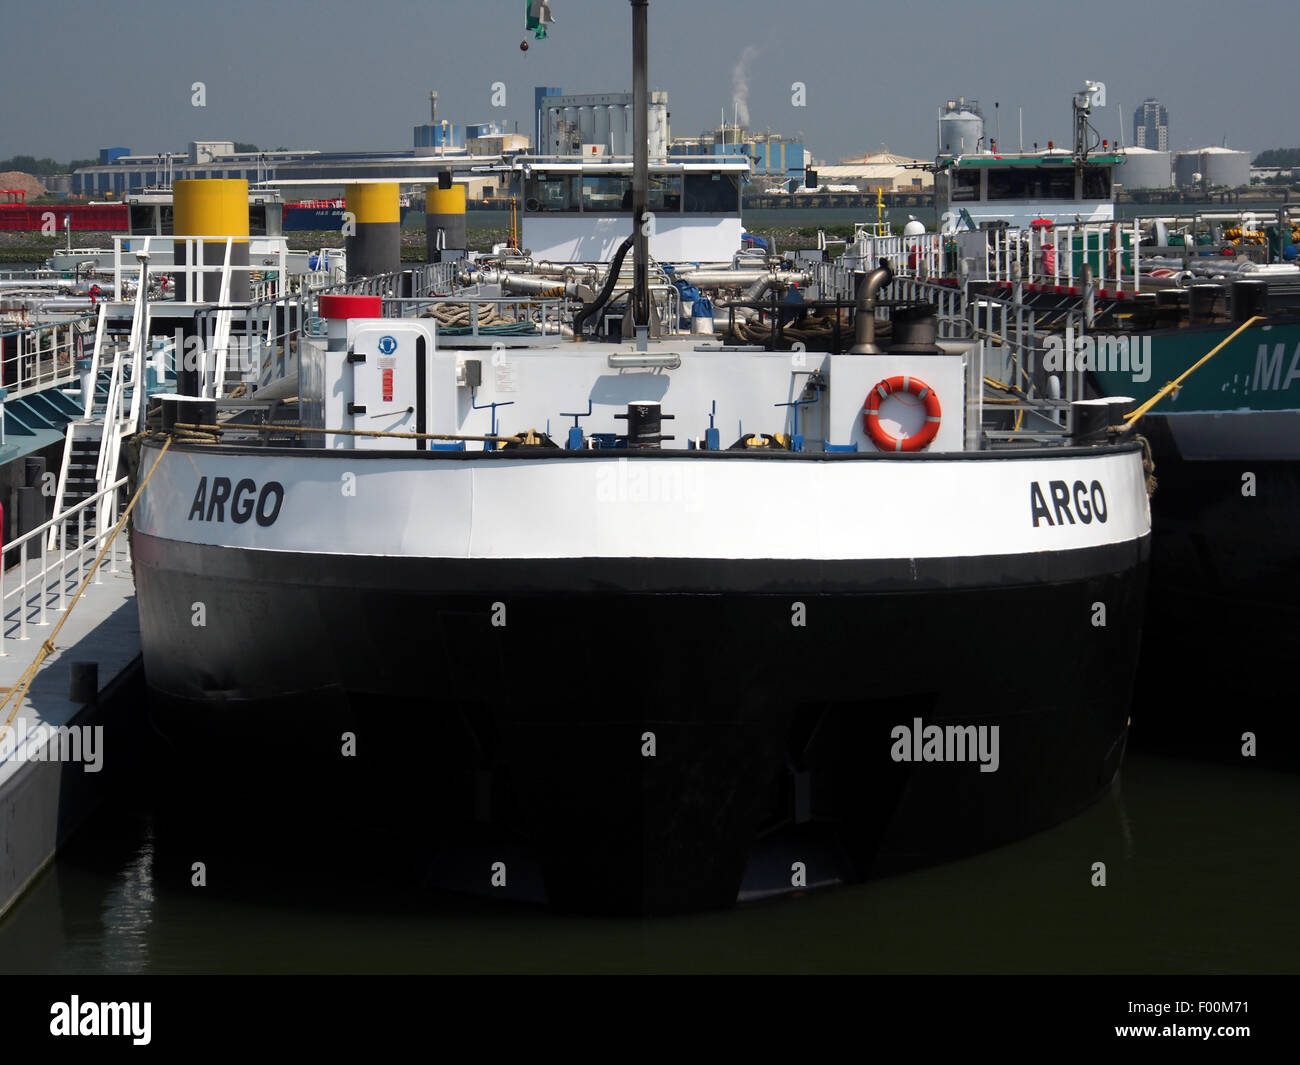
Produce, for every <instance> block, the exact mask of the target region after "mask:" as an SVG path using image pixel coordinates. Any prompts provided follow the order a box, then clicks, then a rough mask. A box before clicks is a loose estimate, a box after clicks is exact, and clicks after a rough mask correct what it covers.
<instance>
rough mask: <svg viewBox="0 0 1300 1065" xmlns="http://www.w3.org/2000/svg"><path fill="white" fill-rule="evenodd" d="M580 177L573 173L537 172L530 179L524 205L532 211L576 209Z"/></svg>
mask: <svg viewBox="0 0 1300 1065" xmlns="http://www.w3.org/2000/svg"><path fill="white" fill-rule="evenodd" d="M579 202H580V200H579V194H578V178H577V177H576V176H575V175H571V174H537V175H535V176H533V177H531V178H529V180H528V189H527V195H526V196H525V197H524V206H525V207H526V208H527V209H528V210H530V211H576V210H578V204H579Z"/></svg>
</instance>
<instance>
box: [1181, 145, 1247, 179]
mask: <svg viewBox="0 0 1300 1065" xmlns="http://www.w3.org/2000/svg"><path fill="white" fill-rule="evenodd" d="M1197 174H1200V175H1201V182H1200V183H1202V184H1204V185H1205V186H1206V187H1209V188H1230V189H1237V188H1241V187H1242V186H1243V185H1249V184H1250V155H1249V154H1248V153H1247V152H1236V151H1233V150H1232V149H1231V148H1216V147H1209V148H1197V149H1196V150H1195V151H1190V152H1179V153H1178V155H1177V156H1175V157H1174V180H1175V182H1176V183H1177V184H1178V185H1179V186H1181V187H1190V186H1192V185H1196V184H1198V182H1197V180H1196V176H1195V175H1197Z"/></svg>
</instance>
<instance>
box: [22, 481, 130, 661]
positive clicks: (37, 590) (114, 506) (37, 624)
mask: <svg viewBox="0 0 1300 1065" xmlns="http://www.w3.org/2000/svg"><path fill="white" fill-rule="evenodd" d="M126 482H127V479H126V478H125V477H123V478H121V479H120V480H117V481H114V482H113V483H112V484H111V485H109V487H107V488H105V489H104V490H103V491H102V492H98V493H96V494H95V495H93V496H90V497H88V498H87V499H84V500H82V501H81V502H80V503H78V504H77V505H76V506H73V507H69V508H68V509H67V510H65V511H64V512H63V513H62V514H56V515H55V516H54V517H53V518H50V519H49V520H48V521H44V522H42V523H41V524H40V525H38V526H37V527H36V528H34V529H31V530H30V531H28V532H26V533H24V534H23V535H22V536H20V537H18V538H17V539H16V540H14V541H13V542H12V543H8V544H5V545H4V557H5V563H6V564H5V567H4V572H3V573H0V612H2V613H3V617H2V618H0V656H3V655H7V654H8V653H9V646H8V645H9V643H10V642H12V641H14V640H19V641H21V640H30V639H31V638H32V634H31V633H30V632H29V630H30V629H33V628H35V629H38V630H39V629H43V628H46V627H48V626H49V625H50V624H52V622H53V621H54V620H56V619H57V618H58V616H59V615H60V614H61V613H62V612H63V610H64V609H65V608H66V606H67V604H68V599H69V597H70V596H71V595H73V594H74V593H75V592H76V590H77V587H78V585H80V583H81V581H82V580H84V579H85V576H86V573H87V572H88V571H89V569H90V566H91V564H92V563H93V562H94V560H95V557H96V556H97V555H98V554H99V551H100V549H101V548H102V547H103V546H104V542H105V541H106V540H107V539H108V537H109V535H110V534H111V532H112V530H113V527H114V525H115V524H116V523H117V521H118V520H119V519H120V517H121V510H120V508H121V507H122V506H125V499H124V498H123V497H124V495H125V493H123V492H122V488H123V487H124V486H125V485H126ZM92 507H96V508H98V509H100V510H102V511H104V513H105V516H106V518H108V519H111V520H105V521H100V522H96V520H95V515H94V514H93V513H92V512H91V508H92ZM97 526H98V527H97ZM51 533H55V534H57V539H58V544H59V546H58V547H57V548H54V549H51V548H49V547H48V546H47V544H48V543H49V541H50V539H51ZM105 561H106V563H107V568H108V571H109V573H117V572H118V569H119V566H130V547H129V545H128V543H127V540H126V537H118V538H117V539H116V540H114V541H113V545H112V547H111V548H110V549H109V552H108V556H107V558H106V559H105ZM11 562H12V565H10V564H9V563H11ZM103 573H104V567H103V566H101V567H100V568H99V570H98V571H96V573H95V579H94V582H93V583H95V584H102V583H103Z"/></svg>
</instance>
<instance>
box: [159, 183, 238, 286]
mask: <svg viewBox="0 0 1300 1065" xmlns="http://www.w3.org/2000/svg"><path fill="white" fill-rule="evenodd" d="M172 194H173V197H174V199H173V205H174V211H175V214H174V216H173V222H172V232H173V234H175V239H174V240H173V250H174V257H173V262H174V263H175V277H176V299H177V300H178V301H180V302H183V303H187V302H192V303H216V302H217V301H218V300H219V299H220V298H221V272H220V271H219V270H212V271H208V272H205V273H203V274H199V275H198V276H197V278H196V279H195V283H194V285H193V291H191V285H190V278H189V277H188V276H187V274H186V271H185V269H184V268H185V267H186V266H195V265H206V266H221V265H222V263H224V262H225V258H226V243H225V239H224V238H226V237H230V238H233V241H232V243H231V246H230V264H231V266H233V267H244V269H236V270H232V271H231V275H230V301H231V302H232V303H247V302H248V269H247V267H248V182H247V181H245V180H243V179H242V178H190V179H184V180H180V181H176V182H174V183H173V185H172ZM187 237H188V238H194V237H203V238H204V243H203V253H202V263H191V262H190V261H189V259H188V257H187V256H188V250H187V248H188V246H187V242H186V239H185V238H187ZM209 238H216V239H209ZM193 249H194V252H195V254H196V255H197V253H198V246H197V245H194V246H193Z"/></svg>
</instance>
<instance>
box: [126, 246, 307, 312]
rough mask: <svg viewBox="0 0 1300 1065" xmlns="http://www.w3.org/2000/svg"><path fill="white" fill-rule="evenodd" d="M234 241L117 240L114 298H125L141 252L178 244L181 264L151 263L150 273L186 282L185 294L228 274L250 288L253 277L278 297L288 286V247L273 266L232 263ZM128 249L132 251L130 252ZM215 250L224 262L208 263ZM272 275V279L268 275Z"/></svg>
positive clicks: (281, 248)
mask: <svg viewBox="0 0 1300 1065" xmlns="http://www.w3.org/2000/svg"><path fill="white" fill-rule="evenodd" d="M234 243H235V241H234V240H233V239H232V238H230V237H184V236H179V235H177V236H166V237H158V236H149V237H114V238H113V298H114V299H116V300H120V299H123V298H124V292H125V289H124V283H125V281H126V280H127V277H128V275H129V274H130V273H131V272H133V271H135V270H136V269H137V262H138V260H139V255H140V253H144V254H147V255H153V254H154V253H155V252H157V251H158V250H160V249H166V250H168V251H174V250H175V248H176V245H183V246H184V255H183V261H182V262H175V261H173V262H171V263H167V264H162V263H156V264H151V266H150V270H149V272H150V274H151V275H157V274H164V275H166V276H167V277H170V278H172V279H173V280H179V279H181V278H184V279H185V286H186V287H185V291H186V292H190V293H194V292H200V291H205V290H206V288H207V286H206V285H204V286H200V281H201V280H202V279H204V278H207V277H213V278H217V279H218V284H219V283H220V281H219V279H220V278H222V277H223V276H226V275H229V274H234V275H238V274H247V275H248V277H249V284H250V288H251V286H252V284H253V279H254V276H256V278H257V279H258V283H259V284H260V286H261V291H262V292H263V293H264V295H265V294H269V295H270V296H276V295H279V294H280V293H281V292H283V291H285V289H286V286H287V274H286V268H287V266H288V254H287V246H286V245H285V244H284V243H281V244H279V246H278V249H277V251H276V253H275V255H274V257H273V258H274V260H275V261H274V262H273V263H270V264H268V263H264V262H262V261H261V258H259V260H258V261H257V262H255V263H254V262H249V263H239V264H236V263H233V262H230V261H229V260H230V258H231V253H232V250H233V246H234ZM128 247H129V250H128ZM212 247H216V248H218V249H219V250H220V252H221V254H222V256H223V258H224V259H225V260H226V261H225V262H220V263H206V262H205V261H204V253H205V249H210V248H212ZM271 274H273V275H274V276H273V277H271V276H269V275H271Z"/></svg>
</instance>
